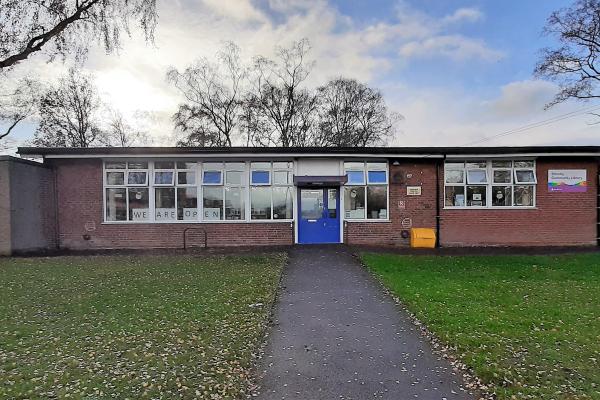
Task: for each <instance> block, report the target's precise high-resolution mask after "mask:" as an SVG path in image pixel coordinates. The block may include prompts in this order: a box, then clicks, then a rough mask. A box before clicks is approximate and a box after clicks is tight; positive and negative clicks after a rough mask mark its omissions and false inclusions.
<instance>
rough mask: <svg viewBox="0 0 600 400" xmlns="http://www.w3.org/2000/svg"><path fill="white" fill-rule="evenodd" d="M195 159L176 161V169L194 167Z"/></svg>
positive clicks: (195, 165)
mask: <svg viewBox="0 0 600 400" xmlns="http://www.w3.org/2000/svg"><path fill="white" fill-rule="evenodd" d="M196 167H197V164H196V162H195V161H177V169H196Z"/></svg>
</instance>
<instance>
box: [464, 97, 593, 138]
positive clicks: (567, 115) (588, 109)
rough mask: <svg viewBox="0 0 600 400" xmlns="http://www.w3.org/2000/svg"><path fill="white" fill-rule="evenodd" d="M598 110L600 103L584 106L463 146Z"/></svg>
mask: <svg viewBox="0 0 600 400" xmlns="http://www.w3.org/2000/svg"><path fill="white" fill-rule="evenodd" d="M596 110H600V105H595V106H590V107H584V108H581V109H579V110H575V111H571V112H568V113H565V114H561V115H557V116H555V117H552V118H548V119H545V120H542V121H538V122H533V123H531V124H527V125H523V126H521V127H518V128H513V129H510V130H508V131H504V132H500V133H498V134H496V135H492V136H489V137H485V138H482V139H478V140H474V141H472V142H469V143H466V144H464V145H463V146H472V145H474V144H479V143H483V142H487V141H489V140H494V139H498V138H501V137H504V136H509V135H514V134H516V133H521V132H525V131H528V130H530V129H534V128H539V127H542V126H546V125H550V124H553V123H555V122H558V121H562V120H564V119H568V118H572V117H576V116H578V115H581V114H586V113H589V112H591V111H596Z"/></svg>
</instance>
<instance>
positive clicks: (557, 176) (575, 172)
mask: <svg viewBox="0 0 600 400" xmlns="http://www.w3.org/2000/svg"><path fill="white" fill-rule="evenodd" d="M586 172H587V171H586V170H585V169H550V170H548V191H549V192H563V193H565V192H567V193H578V192H587V174H586Z"/></svg>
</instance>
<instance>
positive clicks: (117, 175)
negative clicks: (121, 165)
mask: <svg viewBox="0 0 600 400" xmlns="http://www.w3.org/2000/svg"><path fill="white" fill-rule="evenodd" d="M106 184H107V185H124V184H125V172H107V173H106Z"/></svg>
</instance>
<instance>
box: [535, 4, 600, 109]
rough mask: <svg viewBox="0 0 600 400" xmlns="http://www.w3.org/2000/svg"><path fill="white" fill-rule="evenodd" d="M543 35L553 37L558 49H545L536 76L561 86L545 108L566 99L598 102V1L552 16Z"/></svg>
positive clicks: (599, 29) (599, 36)
mask: <svg viewBox="0 0 600 400" xmlns="http://www.w3.org/2000/svg"><path fill="white" fill-rule="evenodd" d="M544 33H545V34H547V35H550V36H554V37H556V38H557V39H558V40H559V41H560V43H561V46H560V47H558V48H555V49H552V48H545V49H543V50H542V57H541V59H540V61H539V62H538V64H537V66H536V68H535V75H536V76H538V77H543V78H548V79H551V80H554V81H556V82H558V83H559V84H560V92H559V93H558V94H557V95H556V97H555V98H554V100H553V101H552V102H550V103H549V104H548V105H547V107H551V106H553V105H555V104H557V103H561V102H563V101H566V100H568V99H572V98H574V99H579V100H588V99H594V98H600V92H599V91H598V84H599V83H600V62H599V61H598V57H600V1H599V0H577V1H575V3H574V4H573V5H572V6H571V7H568V8H564V9H561V10H558V11H555V12H553V13H552V14H551V15H550V17H549V18H548V20H547V23H546V27H545V28H544Z"/></svg>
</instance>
